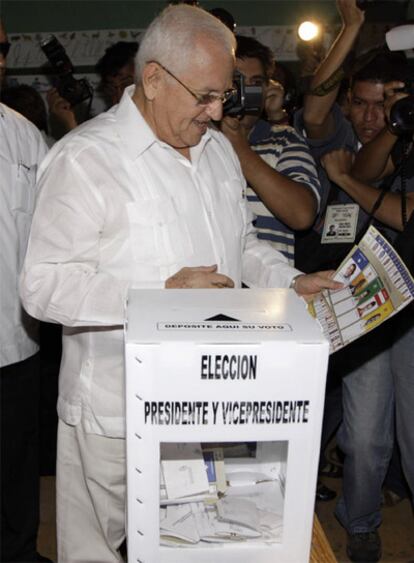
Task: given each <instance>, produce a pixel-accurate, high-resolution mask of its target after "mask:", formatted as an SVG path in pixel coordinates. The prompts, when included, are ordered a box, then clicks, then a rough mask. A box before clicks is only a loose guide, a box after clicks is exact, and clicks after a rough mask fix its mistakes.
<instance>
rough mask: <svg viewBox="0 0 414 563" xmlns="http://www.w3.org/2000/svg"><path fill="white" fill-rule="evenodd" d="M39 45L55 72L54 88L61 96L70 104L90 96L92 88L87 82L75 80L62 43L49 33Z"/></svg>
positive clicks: (72, 104)
mask: <svg viewBox="0 0 414 563" xmlns="http://www.w3.org/2000/svg"><path fill="white" fill-rule="evenodd" d="M40 47H41V49H42V51H43V52H44V54H45V55H46V57H47V59H48V61H49V62H50V64H51V66H52V68H53V70H54V71H55V72H56V74H57V78H56V84H55V85H56V89H57V91H58V92H59V94H60V95H61V96H62V98H65V100H67V101H68V102H69V103H70V104H71V106H76V105H77V104H80V103H81V102H83V101H85V100H88V99H90V98H92V95H93V90H92V87H91V86H90V84H89V82H88V81H87V80H86V79H85V78H83V79H80V80H77V79H76V78H75V77H74V76H73V72H74V68H73V65H72V63H71V60H70V59H69V57H68V55H67V54H66V51H65V49H64V47H63V45H62V44H61V43H60V42H59V41H58V39H57V38H56V37H55V36H54V35H51V36H50V37H48V38H47V39H45V40H44V41H42V42H41V43H40Z"/></svg>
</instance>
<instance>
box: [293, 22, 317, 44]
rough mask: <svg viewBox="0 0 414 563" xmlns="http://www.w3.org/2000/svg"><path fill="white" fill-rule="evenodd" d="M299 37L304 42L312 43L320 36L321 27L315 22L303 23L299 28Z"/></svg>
mask: <svg viewBox="0 0 414 563" xmlns="http://www.w3.org/2000/svg"><path fill="white" fill-rule="evenodd" d="M298 35H299V37H300V38H301V39H302V41H312V40H313V39H315V37H317V36H318V35H319V26H318V25H317V24H316V23H314V22H310V21H309V22H303V23H301V24H300V26H299V28H298Z"/></svg>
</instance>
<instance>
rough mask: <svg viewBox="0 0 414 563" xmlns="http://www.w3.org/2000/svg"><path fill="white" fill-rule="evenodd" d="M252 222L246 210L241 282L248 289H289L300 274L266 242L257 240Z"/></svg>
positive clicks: (250, 215)
mask: <svg viewBox="0 0 414 563" xmlns="http://www.w3.org/2000/svg"><path fill="white" fill-rule="evenodd" d="M252 220H253V215H252V213H251V212H250V211H249V210H247V209H246V233H245V240H244V251H243V256H242V281H243V282H244V283H245V284H246V285H247V286H248V287H263V288H265V287H269V288H277V287H289V286H290V284H291V282H292V280H293V278H294V277H295V276H297V275H298V274H301V273H302V272H301V271H300V270H297V269H296V268H293V267H292V266H290V264H289V262H288V260H287V258H286V257H285V256H284V255H283V254H282V253H281V252H278V251H277V250H276V249H275V248H273V247H272V246H271V245H270V244H269V243H268V242H266V241H264V240H260V239H258V238H257V231H256V229H255V228H254V227H253V224H252Z"/></svg>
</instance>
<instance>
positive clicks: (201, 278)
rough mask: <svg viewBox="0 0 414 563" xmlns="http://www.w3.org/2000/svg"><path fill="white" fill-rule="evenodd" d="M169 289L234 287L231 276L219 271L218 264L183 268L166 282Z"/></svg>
mask: <svg viewBox="0 0 414 563" xmlns="http://www.w3.org/2000/svg"><path fill="white" fill-rule="evenodd" d="M165 287H166V288H167V289H218V288H223V287H229V288H232V287H234V282H233V280H231V279H230V278H229V277H227V276H224V275H223V274H219V273H217V266H216V265H213V266H198V267H196V268H181V270H179V271H178V272H177V273H176V274H174V275H173V276H171V277H170V278H168V279H167V281H166V282H165Z"/></svg>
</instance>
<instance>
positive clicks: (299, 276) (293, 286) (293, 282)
mask: <svg viewBox="0 0 414 563" xmlns="http://www.w3.org/2000/svg"><path fill="white" fill-rule="evenodd" d="M304 275H305V274H297V275H296V276H294V277H293V278H292V281H291V282H290V285H289V289H294V290H296V281H297V279H298V278H301V277H302V276H304Z"/></svg>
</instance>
